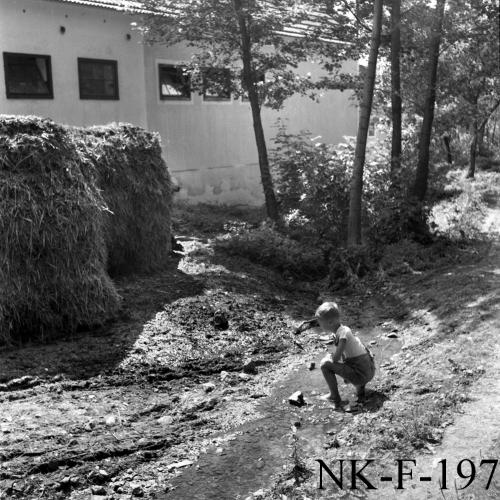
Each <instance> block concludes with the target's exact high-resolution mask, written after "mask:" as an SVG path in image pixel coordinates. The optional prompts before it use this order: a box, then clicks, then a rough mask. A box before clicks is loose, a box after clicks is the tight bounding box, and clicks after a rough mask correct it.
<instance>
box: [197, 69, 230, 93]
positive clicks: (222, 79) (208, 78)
mask: <svg viewBox="0 0 500 500" xmlns="http://www.w3.org/2000/svg"><path fill="white" fill-rule="evenodd" d="M203 99H204V100H205V101H229V100H230V99H231V71H230V70H229V69H227V68H206V69H204V70H203Z"/></svg>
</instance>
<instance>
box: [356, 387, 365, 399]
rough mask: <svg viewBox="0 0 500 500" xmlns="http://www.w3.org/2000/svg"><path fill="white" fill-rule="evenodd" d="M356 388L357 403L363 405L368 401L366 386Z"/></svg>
mask: <svg viewBox="0 0 500 500" xmlns="http://www.w3.org/2000/svg"><path fill="white" fill-rule="evenodd" d="M355 387H356V396H357V402H358V403H363V402H364V401H365V399H366V393H365V384H363V385H357V386H355Z"/></svg>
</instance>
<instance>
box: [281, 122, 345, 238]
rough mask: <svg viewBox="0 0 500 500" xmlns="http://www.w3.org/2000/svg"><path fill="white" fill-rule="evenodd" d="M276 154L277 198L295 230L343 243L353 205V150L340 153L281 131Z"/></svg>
mask: <svg viewBox="0 0 500 500" xmlns="http://www.w3.org/2000/svg"><path fill="white" fill-rule="evenodd" d="M275 144H276V148H275V149H274V151H273V155H272V156H273V163H274V166H273V175H274V179H275V187H276V195H277V197H278V200H279V203H280V206H281V210H282V212H283V214H284V216H285V220H286V222H287V224H288V226H289V227H290V229H291V230H292V231H293V230H299V231H301V232H303V233H309V234H314V235H315V236H316V237H319V238H324V239H328V240H329V241H331V242H340V241H342V239H343V238H344V236H345V234H344V233H345V226H346V220H347V213H348V206H349V180H350V169H349V165H350V162H351V159H352V149H351V147H350V146H349V145H342V146H340V147H339V148H338V149H337V150H335V149H334V148H332V146H329V145H327V144H324V143H322V142H315V141H314V140H313V139H312V138H311V137H310V134H308V133H304V134H301V135H291V134H286V133H285V131H284V129H280V131H279V133H278V135H277V136H276V139H275Z"/></svg>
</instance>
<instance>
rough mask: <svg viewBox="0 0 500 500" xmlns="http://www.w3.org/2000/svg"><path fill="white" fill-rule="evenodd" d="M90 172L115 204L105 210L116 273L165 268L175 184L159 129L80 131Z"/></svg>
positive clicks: (79, 139)
mask: <svg viewBox="0 0 500 500" xmlns="http://www.w3.org/2000/svg"><path fill="white" fill-rule="evenodd" d="M74 137H75V139H74V140H75V145H76V147H77V149H78V150H79V153H80V156H81V158H82V159H83V160H84V161H85V164H86V167H85V169H86V172H87V175H89V174H92V175H95V176H96V179H97V185H98V187H99V189H100V190H101V193H102V196H103V198H104V201H105V202H106V205H107V207H108V209H109V211H108V212H106V215H105V241H106V247H107V249H108V271H109V273H110V274H111V275H112V276H115V275H120V274H130V273H142V272H152V271H156V270H160V269H162V268H164V267H165V265H166V264H167V262H168V260H169V256H170V250H171V227H170V225H171V219H170V218H171V200H172V186H171V180H170V176H169V173H168V170H167V166H166V165H165V162H164V161H163V159H162V156H161V147H160V141H159V136H158V134H155V133H152V132H147V131H145V130H144V129H142V128H139V127H135V126H132V125H127V124H112V125H107V126H102V127H90V128H85V129H77V130H75V131H74Z"/></svg>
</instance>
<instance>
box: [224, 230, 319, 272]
mask: <svg viewBox="0 0 500 500" xmlns="http://www.w3.org/2000/svg"><path fill="white" fill-rule="evenodd" d="M216 247H217V248H219V249H222V250H223V251H225V252H226V253H228V254H230V255H238V256H241V257H245V258H247V259H249V260H251V261H252V262H256V263H258V264H262V265H264V266H269V267H271V268H273V269H276V270H277V271H279V272H282V273H284V274H287V275H289V276H292V277H294V278H299V279H309V280H312V279H316V278H321V277H324V276H325V275H326V273H327V266H326V259H325V255H324V254H323V252H322V251H321V250H320V249H318V248H315V247H314V246H312V247H311V246H306V245H304V244H301V243H300V242H298V241H295V240H293V239H291V238H289V237H288V236H286V235H284V234H282V233H279V232H278V231H276V230H274V229H273V228H272V227H270V226H268V225H266V224H264V225H262V226H261V227H259V228H257V229H247V228H243V229H241V230H236V229H235V230H233V231H232V232H230V233H229V234H227V235H226V236H224V237H220V238H218V239H217V240H216Z"/></svg>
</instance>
